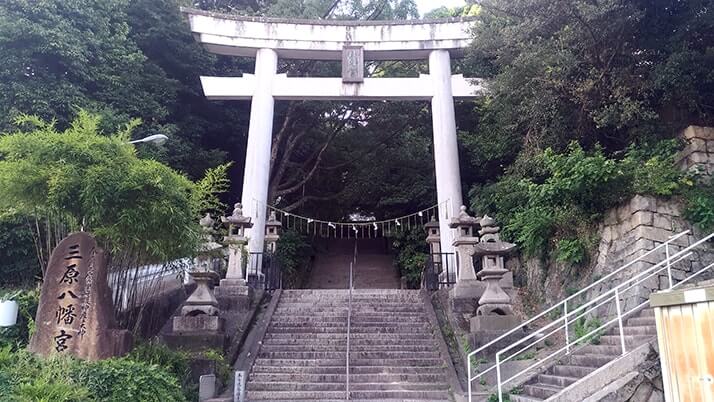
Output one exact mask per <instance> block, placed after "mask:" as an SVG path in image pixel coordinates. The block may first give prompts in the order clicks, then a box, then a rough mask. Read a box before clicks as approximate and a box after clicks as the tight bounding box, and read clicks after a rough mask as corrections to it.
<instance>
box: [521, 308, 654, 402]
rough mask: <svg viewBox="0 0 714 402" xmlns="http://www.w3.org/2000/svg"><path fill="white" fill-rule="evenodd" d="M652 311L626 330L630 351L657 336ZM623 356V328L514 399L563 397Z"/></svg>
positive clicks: (529, 400)
mask: <svg viewBox="0 0 714 402" xmlns="http://www.w3.org/2000/svg"><path fill="white" fill-rule="evenodd" d="M651 311H652V310H651V309H647V310H644V311H643V312H642V313H641V314H640V315H638V316H637V317H632V318H629V319H628V320H627V321H626V324H625V325H624V326H623V332H624V334H625V337H624V339H625V346H626V348H627V350H632V349H633V348H635V347H637V346H640V345H643V344H644V343H646V342H648V341H649V340H651V339H652V337H653V336H655V335H656V334H657V328H656V326H655V321H654V316H653V315H652V313H651ZM621 355H622V345H621V340H620V335H619V328H618V327H617V326H615V327H614V328H612V329H610V330H609V331H607V335H602V336H600V338H599V343H598V344H591V345H585V346H582V347H579V348H578V349H576V350H574V351H573V353H572V354H571V355H570V356H567V357H565V358H563V363H561V364H556V365H554V366H552V367H550V368H549V369H548V370H547V371H546V372H545V373H543V374H539V375H537V376H535V377H534V378H532V379H531V380H529V381H528V382H527V383H526V384H524V386H523V393H521V394H519V395H511V396H510V397H511V401H513V402H536V401H542V400H546V399H548V398H550V397H552V396H553V395H556V394H558V393H560V392H561V391H563V390H565V389H566V388H567V387H569V386H570V385H572V384H574V383H575V382H577V381H578V380H580V379H582V378H584V377H586V376H588V375H590V374H592V373H593V372H594V371H595V370H596V369H597V368H599V367H602V366H604V365H605V364H607V363H610V362H611V361H613V360H615V359H618V358H619V357H620V356H621ZM565 392H567V391H565Z"/></svg>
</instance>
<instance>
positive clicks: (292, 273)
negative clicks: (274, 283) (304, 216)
mask: <svg viewBox="0 0 714 402" xmlns="http://www.w3.org/2000/svg"><path fill="white" fill-rule="evenodd" d="M275 254H276V255H275V257H276V258H277V260H278V261H277V262H278V264H279V265H280V269H281V270H282V275H283V277H282V279H283V287H285V288H293V287H299V286H300V284H301V282H302V281H303V280H304V279H305V274H306V273H307V269H308V268H309V267H310V259H311V257H313V256H314V254H315V252H314V250H313V248H312V246H311V245H310V242H309V240H308V239H307V237H306V236H304V235H302V234H300V233H299V232H296V231H294V230H286V231H284V232H283V233H282V234H281V235H280V239H279V240H278V244H277V250H276V253H275Z"/></svg>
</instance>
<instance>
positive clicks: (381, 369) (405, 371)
mask: <svg viewBox="0 0 714 402" xmlns="http://www.w3.org/2000/svg"><path fill="white" fill-rule="evenodd" d="M253 373H276V374H278V373H280V374H282V373H290V374H294V375H295V374H296V373H295V368H294V367H280V366H278V367H270V366H262V367H261V366H254V367H253ZM300 373H302V374H345V366H344V365H342V366H313V367H302V368H300ZM366 374H379V375H393V374H400V375H413V374H416V375H445V374H444V369H443V368H442V367H401V366H358V367H354V366H350V378H352V377H351V376H353V375H366Z"/></svg>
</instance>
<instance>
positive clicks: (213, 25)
mask: <svg viewBox="0 0 714 402" xmlns="http://www.w3.org/2000/svg"><path fill="white" fill-rule="evenodd" d="M181 11H182V12H183V13H184V14H185V15H187V16H188V20H189V23H190V25H191V31H192V32H193V33H194V35H195V36H196V40H197V41H198V42H199V43H202V44H203V45H204V46H205V47H206V48H207V49H208V50H209V51H210V52H212V53H217V54H224V55H232V56H247V57H255V55H256V52H257V50H258V49H263V48H268V49H274V50H275V51H276V52H277V53H278V55H279V56H280V57H281V58H283V59H303V60H341V58H342V50H343V48H344V47H345V46H349V45H356V46H362V47H363V48H364V57H365V59H366V60H425V59H427V58H428V57H429V53H430V52H432V51H434V50H447V51H449V52H450V53H452V57H459V56H461V55H462V54H463V50H464V49H465V48H466V47H468V45H469V43H470V42H471V40H472V37H471V34H470V33H469V30H470V28H471V25H472V21H473V19H471V18H448V19H436V20H407V21H340V20H315V21H312V20H294V19H280V18H265V17H242V16H236V15H230V14H218V13H211V12H206V11H201V10H194V9H187V8H182V9H181Z"/></svg>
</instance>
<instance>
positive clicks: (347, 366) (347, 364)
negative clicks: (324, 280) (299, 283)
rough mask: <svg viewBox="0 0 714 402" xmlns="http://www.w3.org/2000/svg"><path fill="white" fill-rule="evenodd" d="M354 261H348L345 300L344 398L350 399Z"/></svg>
mask: <svg viewBox="0 0 714 402" xmlns="http://www.w3.org/2000/svg"><path fill="white" fill-rule="evenodd" d="M353 265H354V262H351V263H350V285H349V291H348V293H349V296H348V300H347V357H346V359H345V374H346V377H345V400H349V399H350V335H351V334H350V327H351V326H352V268H353Z"/></svg>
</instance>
